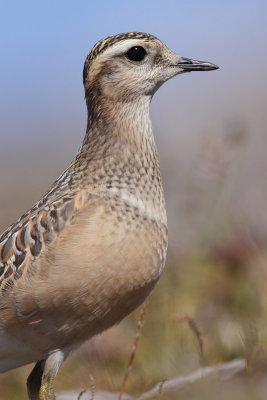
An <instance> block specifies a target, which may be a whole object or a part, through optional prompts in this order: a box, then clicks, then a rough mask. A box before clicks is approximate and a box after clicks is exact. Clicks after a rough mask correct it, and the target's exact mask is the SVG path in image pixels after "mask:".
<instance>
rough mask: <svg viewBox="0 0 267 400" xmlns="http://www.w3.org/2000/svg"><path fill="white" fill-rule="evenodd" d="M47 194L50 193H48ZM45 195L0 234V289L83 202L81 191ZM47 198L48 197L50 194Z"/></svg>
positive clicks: (25, 266) (5, 287) (10, 282)
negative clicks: (57, 195)
mask: <svg viewBox="0 0 267 400" xmlns="http://www.w3.org/2000/svg"><path fill="white" fill-rule="evenodd" d="M49 193H50V192H49ZM49 197H50V196H47V195H46V196H45V197H44V198H43V199H42V200H40V201H39V202H38V203H37V204H36V205H35V206H34V207H33V208H31V209H30V210H29V211H28V212H27V213H25V214H24V215H22V217H21V218H20V219H19V220H18V221H16V222H15V223H14V224H13V225H11V226H10V227H9V228H8V229H7V230H6V231H5V232H4V233H3V234H2V236H1V237H0V290H1V291H2V292H3V291H8V290H9V289H10V288H11V287H12V286H13V284H14V280H16V279H18V278H19V277H20V276H21V275H22V274H24V273H27V270H28V268H29V266H30V265H32V263H33V262H34V261H35V260H36V259H37V258H38V257H39V256H40V255H41V253H42V251H43V250H44V248H45V247H46V246H47V245H48V244H49V243H51V242H52V241H54V240H55V238H56V237H58V235H59V234H60V232H61V231H62V230H63V229H64V227H65V225H66V224H68V223H70V222H71V220H72V219H73V218H74V216H75V214H76V213H77V211H78V210H79V209H80V207H81V206H82V204H83V202H84V196H83V193H82V192H80V193H79V194H78V195H77V192H73V193H71V194H68V195H66V194H65V195H64V194H63V195H61V196H59V198H57V199H56V200H54V201H53V202H50V203H49V201H47V200H48V198H49ZM50 200H51V197H50Z"/></svg>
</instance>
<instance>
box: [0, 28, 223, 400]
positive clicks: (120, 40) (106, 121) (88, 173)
mask: <svg viewBox="0 0 267 400" xmlns="http://www.w3.org/2000/svg"><path fill="white" fill-rule="evenodd" d="M140 47H142V49H143V50H140ZM133 48H135V49H136V48H137V50H134V52H136V51H139V52H140V55H138V54H137V58H138V57H139V58H140V57H142V56H143V55H142V54H143V52H144V51H145V55H144V58H143V59H141V60H135V59H134V60H132V59H131V57H132V56H131V57H130V56H128V54H132V53H128V52H129V49H133ZM132 52H133V51H132ZM216 68H217V67H216V66H214V65H213V64H210V63H203V62H196V61H192V60H188V59H183V58H181V57H179V56H177V55H176V54H175V53H173V52H172V51H171V50H170V49H168V48H167V46H165V45H164V44H163V43H162V42H161V41H160V40H159V39H157V38H156V37H154V36H152V35H148V34H143V33H135V32H131V33H127V34H119V35H115V36H111V37H109V38H106V39H103V40H102V41H100V42H98V43H97V44H96V45H95V46H94V47H93V49H92V50H91V52H90V53H89V55H88V57H87V58H86V61H85V66H84V73H83V79H84V86H85V98H86V103H87V108H88V124H87V132H86V136H85V138H84V141H83V143H82V146H81V148H80V150H79V152H78V154H77V155H76V157H75V158H74V160H73V161H72V163H71V164H70V166H69V168H68V169H67V170H66V171H65V172H64V173H63V174H62V175H61V177H60V178H59V179H58V180H57V181H56V182H55V183H54V184H53V185H52V187H51V189H50V190H49V191H48V192H47V194H46V195H45V196H44V197H43V198H42V199H41V200H40V201H39V202H37V204H36V205H35V206H34V207H33V208H31V209H30V210H29V211H28V212H27V213H25V214H24V215H23V216H22V217H21V218H20V219H19V220H18V221H17V222H15V223H14V224H13V225H11V226H10V228H8V229H7V230H6V232H4V233H3V235H2V236H1V237H0V290H1V297H0V372H4V371H6V370H8V369H11V368H16V367H18V366H21V365H24V364H27V363H30V362H33V361H38V363H37V365H36V367H35V369H34V370H33V373H32V374H31V376H30V379H29V381H28V391H29V396H30V399H39V398H40V399H52V398H53V394H52V392H51V393H50V389H51V385H50V383H49V385H48V383H47V382H48V380H49V379H50V378H51V379H52V378H53V377H54V376H55V375H56V373H57V370H58V368H59V366H60V364H61V363H62V361H63V360H64V358H65V357H66V356H67V354H68V353H69V351H70V350H71V349H73V348H75V347H76V346H78V345H79V344H80V343H82V342H83V341H84V340H86V339H88V338H90V337H92V336H93V335H95V334H97V333H100V332H101V331H103V330H104V329H107V328H108V327H110V326H112V325H113V324H115V323H116V322H118V321H120V320H121V319H123V318H124V317H125V316H126V315H127V314H128V313H130V312H131V311H132V310H133V309H135V308H136V307H137V306H138V305H139V304H141V303H142V302H143V300H144V299H145V298H146V296H147V295H148V294H149V292H150V291H151V289H152V288H153V287H154V285H155V283H156V282H157V280H158V279H159V277H160V274H161V272H162V269H163V267H164V264H165V258H166V250H167V219H166V211H165V201H164V195H163V189H162V183H161V176H160V169H159V162H158V157H157V151H156V147H155V143H154V138H153V133H152V127H151V121H150V118H149V104H150V101H151V97H152V96H153V94H154V93H155V91H156V90H157V89H158V87H159V86H160V85H161V84H162V83H163V82H164V81H166V80H167V79H169V78H171V77H172V76H174V75H177V74H178V73H181V72H186V71H189V70H193V69H216ZM43 372H44V373H43ZM42 375H43V376H42ZM44 377H45V378H44ZM48 378H49V379H48ZM41 384H42V386H41V389H40V385H41ZM46 385H48V386H49V388H47V386H46ZM39 389H40V393H39Z"/></svg>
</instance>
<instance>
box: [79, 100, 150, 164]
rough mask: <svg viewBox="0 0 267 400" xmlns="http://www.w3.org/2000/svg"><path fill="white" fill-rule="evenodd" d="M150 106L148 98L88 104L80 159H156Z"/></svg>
mask: <svg viewBox="0 0 267 400" xmlns="http://www.w3.org/2000/svg"><path fill="white" fill-rule="evenodd" d="M149 104H150V97H148V96H144V97H140V98H138V99H136V100H135V101H131V102H117V101H114V100H112V99H102V101H101V99H98V101H95V102H90V101H87V106H88V123H87V132H86V135H85V138H84V141H83V144H82V147H81V149H80V152H79V153H80V156H82V158H83V159H90V160H92V161H93V160H96V159H98V160H99V159H101V158H102V159H105V160H106V161H108V160H109V159H110V161H111V162H121V161H122V160H123V159H124V160H126V159H127V158H132V159H136V160H138V159H139V160H143V159H144V158H147V157H148V156H149V154H151V155H152V156H153V157H152V158H155V157H157V156H156V149H155V143H154V137H153V132H152V125H151V120H150V116H149ZM149 158H151V157H149Z"/></svg>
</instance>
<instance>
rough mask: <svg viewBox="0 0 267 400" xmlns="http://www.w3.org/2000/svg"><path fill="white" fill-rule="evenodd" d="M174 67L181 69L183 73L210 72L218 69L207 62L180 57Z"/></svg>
mask: <svg viewBox="0 0 267 400" xmlns="http://www.w3.org/2000/svg"><path fill="white" fill-rule="evenodd" d="M175 67H179V68H182V69H183V70H184V72H190V71H211V70H213V69H218V68H219V67H218V66H217V65H215V64H212V63H210V62H208V61H197V60H192V59H191V58H185V57H181V58H180V59H179V61H178V62H177V63H176V64H175Z"/></svg>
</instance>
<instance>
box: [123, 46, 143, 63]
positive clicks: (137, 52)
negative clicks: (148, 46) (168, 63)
mask: <svg viewBox="0 0 267 400" xmlns="http://www.w3.org/2000/svg"><path fill="white" fill-rule="evenodd" d="M145 56H146V51H145V49H144V48H143V47H141V46H135V47H132V48H131V49H130V50H128V51H127V53H126V57H127V58H129V60H132V61H142V60H143V59H144V58H145Z"/></svg>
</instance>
